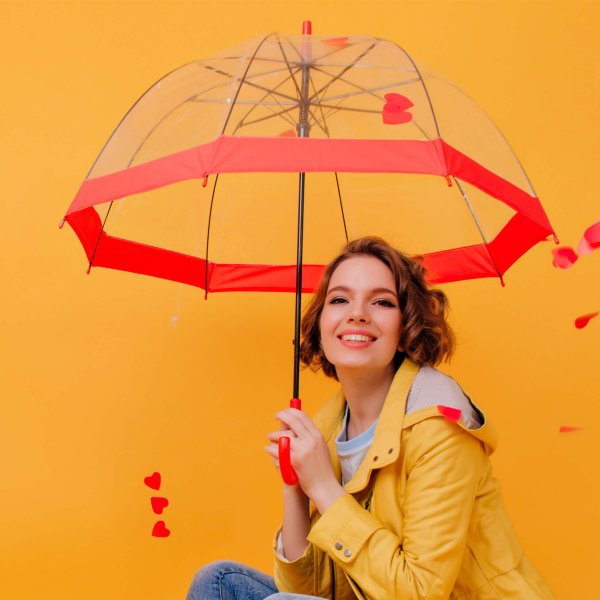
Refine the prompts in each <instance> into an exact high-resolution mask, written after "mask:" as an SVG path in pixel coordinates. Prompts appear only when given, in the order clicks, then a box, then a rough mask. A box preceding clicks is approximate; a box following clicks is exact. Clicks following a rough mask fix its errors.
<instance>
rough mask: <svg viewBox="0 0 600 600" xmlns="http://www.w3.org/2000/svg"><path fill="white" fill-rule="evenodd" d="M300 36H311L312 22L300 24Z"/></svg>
mask: <svg viewBox="0 0 600 600" xmlns="http://www.w3.org/2000/svg"><path fill="white" fill-rule="evenodd" d="M302 35H312V21H304V22H303V23H302Z"/></svg>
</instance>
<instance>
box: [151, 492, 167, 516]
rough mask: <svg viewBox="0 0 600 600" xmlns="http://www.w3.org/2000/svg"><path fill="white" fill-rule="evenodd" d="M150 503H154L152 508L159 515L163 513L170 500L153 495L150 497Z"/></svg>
mask: <svg viewBox="0 0 600 600" xmlns="http://www.w3.org/2000/svg"><path fill="white" fill-rule="evenodd" d="M150 504H151V505H152V510H153V511H154V512H155V513H156V514H157V515H162V511H163V510H164V509H165V508H167V506H169V501H168V500H167V499H166V498H162V497H160V496H152V498H150Z"/></svg>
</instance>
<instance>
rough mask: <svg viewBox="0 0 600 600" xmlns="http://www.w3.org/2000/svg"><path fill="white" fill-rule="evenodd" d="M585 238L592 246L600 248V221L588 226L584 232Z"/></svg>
mask: <svg viewBox="0 0 600 600" xmlns="http://www.w3.org/2000/svg"><path fill="white" fill-rule="evenodd" d="M583 238H584V239H585V240H586V242H587V243H588V244H589V245H590V246H591V247H592V248H600V223H594V224H593V225H592V226H591V227H588V228H587V229H586V230H585V233H584V234H583Z"/></svg>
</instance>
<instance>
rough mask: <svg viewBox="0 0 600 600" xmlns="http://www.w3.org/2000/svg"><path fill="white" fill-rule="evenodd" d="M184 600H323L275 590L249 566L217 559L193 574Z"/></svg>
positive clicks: (272, 585)
mask: <svg viewBox="0 0 600 600" xmlns="http://www.w3.org/2000/svg"><path fill="white" fill-rule="evenodd" d="M186 600H323V599H322V598H317V596H304V595H303V594H286V593H283V592H277V588H276V587H275V580H274V579H273V578H272V577H270V576H269V575H266V574H265V573H261V572H260V571H257V570H256V569H253V568H252V567H248V566H246V565H243V564H242V563H238V562H233V561H230V560H221V561H218V562H214V563H210V564H208V565H206V566H204V567H202V568H201V569H200V570H199V571H198V572H197V573H196V575H195V577H194V580H193V581H192V585H191V586H190V589H189V591H188V595H187V597H186Z"/></svg>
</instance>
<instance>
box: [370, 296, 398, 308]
mask: <svg viewBox="0 0 600 600" xmlns="http://www.w3.org/2000/svg"><path fill="white" fill-rule="evenodd" d="M375 304H378V305H379V306H387V307H390V308H394V307H395V306H396V305H395V304H394V303H393V302H392V301H391V300H386V299H385V298H379V299H377V300H375Z"/></svg>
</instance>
